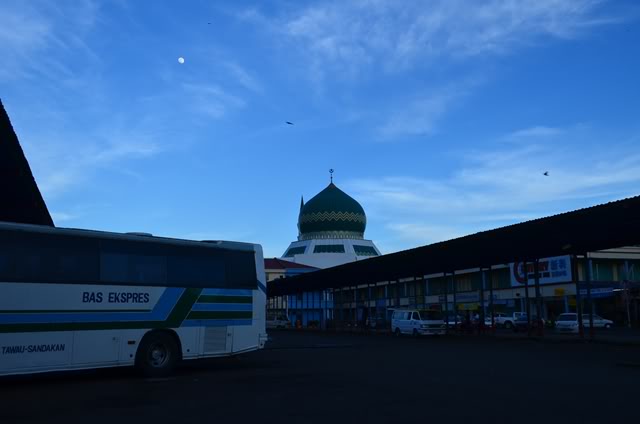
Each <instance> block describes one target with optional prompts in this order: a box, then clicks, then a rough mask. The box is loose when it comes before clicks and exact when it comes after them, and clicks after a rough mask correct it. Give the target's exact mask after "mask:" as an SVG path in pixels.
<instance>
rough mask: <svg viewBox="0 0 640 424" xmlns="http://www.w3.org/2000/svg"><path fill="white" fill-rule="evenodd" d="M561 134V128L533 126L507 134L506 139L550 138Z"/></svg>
mask: <svg viewBox="0 0 640 424" xmlns="http://www.w3.org/2000/svg"><path fill="white" fill-rule="evenodd" d="M562 132H563V130H562V129H561V128H554V127H545V126H534V127H529V128H525V129H521V130H517V131H514V132H512V133H511V134H507V136H506V138H508V139H520V138H528V137H550V136H555V135H559V134H562Z"/></svg>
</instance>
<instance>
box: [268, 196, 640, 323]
mask: <svg viewBox="0 0 640 424" xmlns="http://www.w3.org/2000/svg"><path fill="white" fill-rule="evenodd" d="M639 214H640V196H638V197H632V198H628V199H623V200H620V201H617V202H611V203H607V204H603V205H597V206H593V207H590V208H585V209H580V210H576V211H571V212H567V213H564V214H559V215H554V216H550V217H546V218H540V219H536V220H533V221H527V222H523V223H520V224H515V225H511V226H507V227H502V228H497V229H495V230H490V231H485V232H481V233H477V234H472V235H469V236H465V237H461V238H458V239H453V240H448V241H443V242H440V243H435V244H432V245H428V246H421V247H416V248H414V249H409V250H405V251H401V252H396V253H393V254H389V255H381V256H376V257H373V258H371V259H369V260H366V261H355V262H350V263H347V264H344V265H340V266H336V267H332V268H326V269H321V270H318V271H315V272H311V273H308V274H305V275H303V276H296V277H290V278H284V279H280V280H278V281H274V282H273V284H271V285H270V286H269V287H268V293H269V299H268V307H269V308H273V309H284V308H286V309H287V311H288V314H289V317H290V319H291V320H292V321H293V322H298V321H301V322H302V323H303V325H304V323H305V322H306V318H305V317H306V316H307V315H308V314H314V316H321V317H323V319H322V322H321V326H323V327H331V326H335V327H340V326H343V327H354V326H358V327H359V326H362V325H366V324H367V323H376V324H378V325H379V326H382V327H384V326H388V324H389V319H390V315H391V312H392V311H393V310H394V309H397V308H417V309H432V310H441V311H443V312H445V313H447V314H449V315H454V316H456V317H457V318H458V319H459V318H460V317H464V316H466V315H467V314H471V315H475V314H478V315H480V316H482V315H484V316H485V317H488V316H490V315H491V313H493V314H496V313H499V312H503V313H507V314H512V313H513V312H526V311H529V313H530V316H531V317H535V316H540V317H542V318H544V319H546V320H550V321H553V320H554V319H555V317H557V316H558V315H559V314H561V313H565V312H580V311H582V313H589V312H590V311H592V312H593V313H594V314H598V315H600V316H602V317H603V318H606V319H610V320H613V321H614V325H615V326H640V220H639V219H638V216H640V215H639ZM619 246H620V247H619ZM294 247H295V246H294ZM536 271H537V272H536Z"/></svg>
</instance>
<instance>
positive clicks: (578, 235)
mask: <svg viewBox="0 0 640 424" xmlns="http://www.w3.org/2000/svg"><path fill="white" fill-rule="evenodd" d="M638 243H640V196H636V197H631V198H627V199H623V200H618V201H614V202H609V203H606V204H602V205H597V206H591V207H588V208H584V209H578V210H575V211H571V212H565V213H561V214H557V215H553V216H548V217H544V218H539V219H534V220H531V221H526V222H522V223H519V224H513V225H509V226H506V227H501V228H497V229H494V230H489V231H482V232H479V233H475V234H471V235H468V236H464V237H460V238H456V239H452V240H448V241H444V242H439V243H434V244H431V245H427V246H422V247H416V248H413V249H409V250H404V251H401V252H396V253H391V254H388V255H383V256H378V257H374V258H370V259H366V260H363V261H358V262H352V263H349V264H345V265H340V266H336V267H333V268H327V269H324V270H321V271H316V272H312V273H309V274H305V275H301V276H295V277H290V278H285V279H283V280H279V281H278V282H277V283H274V284H271V285H270V286H269V290H268V293H269V295H270V296H274V295H279V294H288V293H295V292H299V291H301V290H302V291H304V290H320V289H323V288H332V287H333V288H338V287H346V286H353V285H356V284H367V283H376V282H380V281H390V280H396V279H398V278H405V277H412V276H413V277H417V276H423V275H427V274H436V273H441V272H452V271H456V270H462V269H471V268H479V267H488V266H490V265H499V264H505V263H510V262H515V261H522V260H533V259H536V258H543V257H549V256H559V255H566V254H583V253H585V252H593V251H597V250H603V249H610V248H615V247H620V246H629V245H636V244H638Z"/></svg>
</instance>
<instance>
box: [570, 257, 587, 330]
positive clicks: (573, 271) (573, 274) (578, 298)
mask: <svg viewBox="0 0 640 424" xmlns="http://www.w3.org/2000/svg"><path fill="white" fill-rule="evenodd" d="M571 259H572V267H571V268H572V269H571V278H573V282H574V283H575V285H576V313H577V314H578V334H579V335H580V338H582V339H583V338H584V323H583V322H582V299H581V296H580V281H579V280H580V279H579V276H578V257H577V256H576V255H573V256H572V258H571Z"/></svg>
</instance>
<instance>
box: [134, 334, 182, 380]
mask: <svg viewBox="0 0 640 424" xmlns="http://www.w3.org/2000/svg"><path fill="white" fill-rule="evenodd" d="M179 358H180V350H179V348H178V344H177V343H176V341H175V338H174V337H172V336H171V335H170V334H168V333H165V332H154V333H150V334H147V335H146V336H144V338H143V339H142V342H141V343H140V347H138V352H137V354H136V368H138V370H140V372H142V374H143V375H144V376H146V377H164V376H167V375H169V374H171V372H172V371H173V369H174V368H175V366H176V364H177V362H178V359H179Z"/></svg>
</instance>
